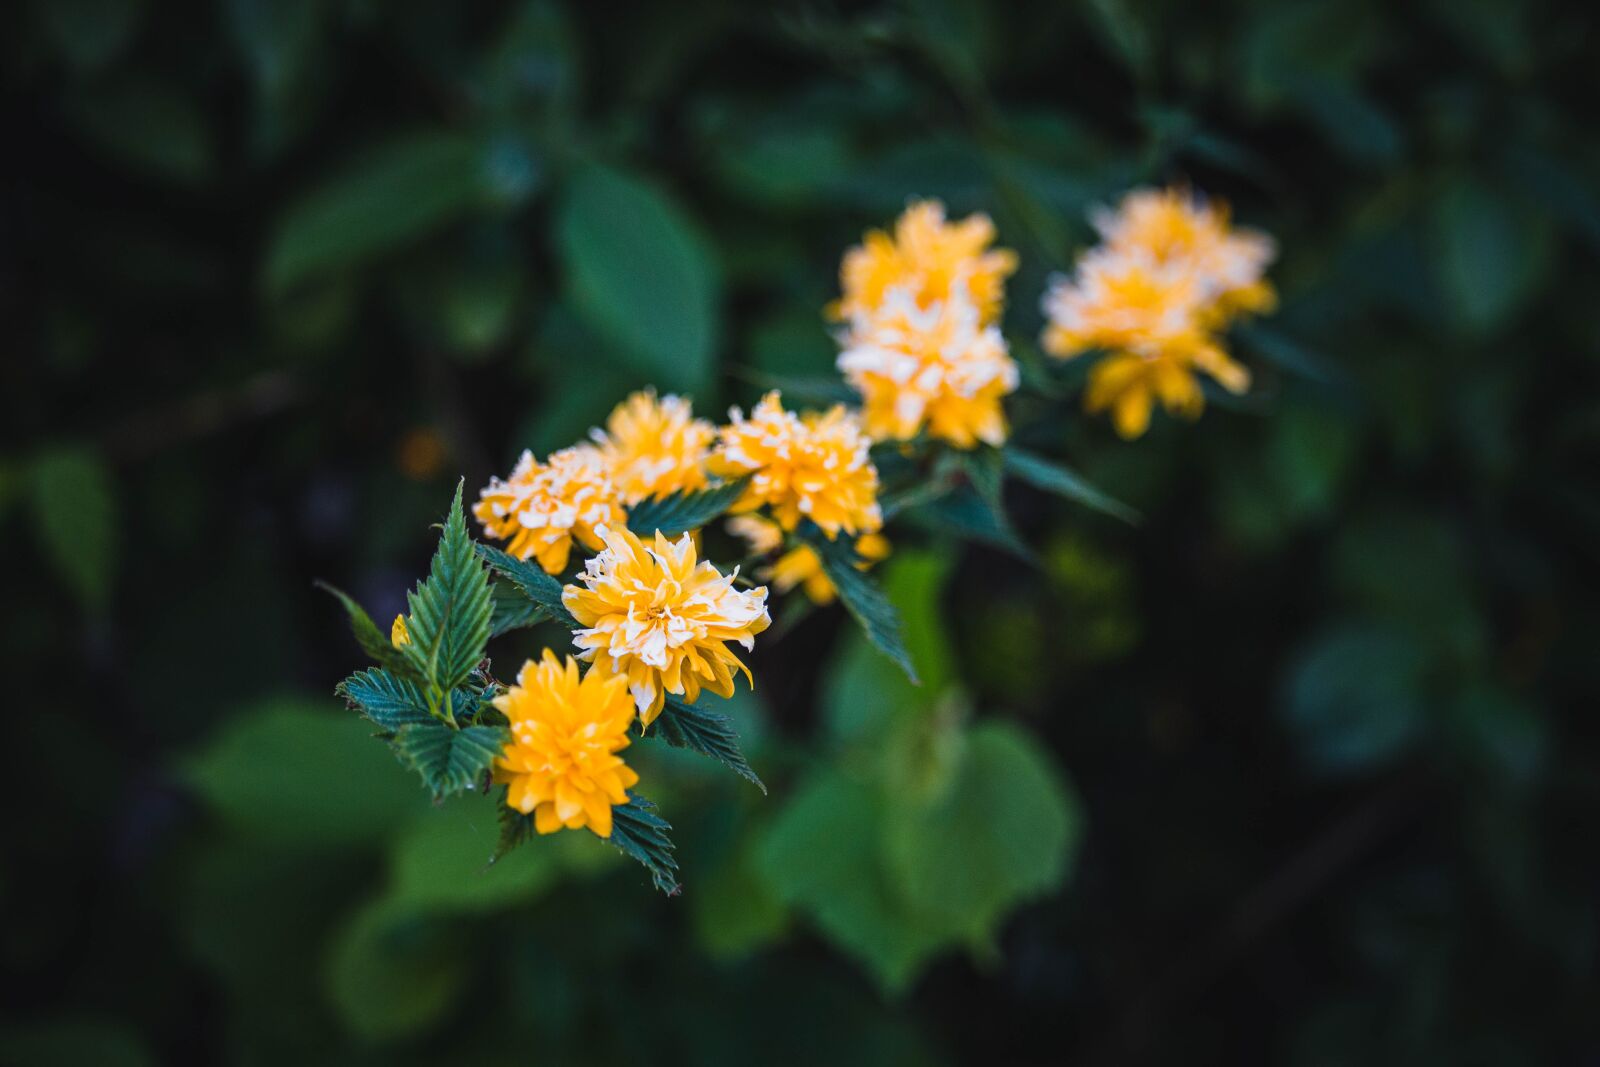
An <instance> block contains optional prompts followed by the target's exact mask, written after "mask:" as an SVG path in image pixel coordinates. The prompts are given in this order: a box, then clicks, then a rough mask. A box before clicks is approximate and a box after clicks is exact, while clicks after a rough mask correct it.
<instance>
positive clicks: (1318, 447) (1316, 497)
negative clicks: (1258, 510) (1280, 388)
mask: <svg viewBox="0 0 1600 1067" xmlns="http://www.w3.org/2000/svg"><path fill="white" fill-rule="evenodd" d="M1358 434H1359V427H1357V426H1355V425H1353V420H1351V419H1350V418H1349V417H1348V416H1347V415H1343V414H1341V413H1339V412H1334V411H1328V410H1325V409H1321V408H1312V407H1305V406H1300V405H1285V406H1284V407H1283V408H1282V410H1280V411H1279V413H1278V419H1277V421H1276V423H1275V424H1274V427H1273V430H1272V437H1271V439H1270V441H1269V442H1268V445H1267V455H1266V460H1267V465H1268V469H1269V470H1270V471H1271V472H1272V474H1273V475H1274V477H1275V480H1276V482H1277V488H1278V493H1279V495H1280V496H1281V497H1282V498H1283V501H1284V503H1285V505H1286V506H1287V507H1288V508H1289V510H1290V511H1291V512H1292V513H1293V514H1296V515H1304V516H1309V517H1322V516H1325V515H1328V514H1330V513H1331V512H1332V511H1333V509H1334V506H1335V505H1336V504H1337V503H1338V495H1339V491H1340V489H1341V487H1342V483H1343V482H1344V481H1345V480H1346V477H1347V475H1348V474H1349V472H1350V466H1351V461H1352V460H1353V459H1354V458H1355V455H1356V449H1357V447H1358V446H1359V444H1360V438H1359V436H1358Z"/></svg>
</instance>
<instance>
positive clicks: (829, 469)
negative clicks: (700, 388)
mask: <svg viewBox="0 0 1600 1067" xmlns="http://www.w3.org/2000/svg"><path fill="white" fill-rule="evenodd" d="M729 418H730V420H731V421H730V423H729V424H728V425H727V426H724V427H722V429H721V430H720V431H719V433H718V438H717V449H716V451H715V452H714V453H713V454H712V457H711V469H712V471H713V472H714V473H716V474H718V475H721V476H723V477H730V478H732V477H738V476H740V475H743V474H750V475H751V478H750V483H749V485H748V486H747V487H746V488H745V491H744V494H743V495H742V496H741V497H740V498H739V500H738V501H737V502H735V504H734V506H733V509H732V510H734V511H735V512H744V511H754V510H755V509H756V508H759V507H761V506H763V505H767V506H769V507H770V508H771V510H772V517H773V518H775V519H777V521H778V523H779V524H780V525H781V526H782V527H783V528H784V529H785V530H793V529H794V528H795V527H796V526H798V525H800V520H801V519H810V520H811V521H812V522H814V523H816V524H817V526H818V527H819V528H820V529H821V530H822V531H823V533H825V534H826V535H827V536H828V537H830V538H832V537H836V536H838V533H839V531H840V530H843V531H844V532H845V533H849V534H855V533H870V532H872V531H874V530H877V529H878V528H879V527H881V526H882V525H883V513H882V512H881V511H880V510H879V508H878V469H877V468H876V467H874V466H873V465H872V457H871V455H870V454H869V453H870V449H871V444H872V442H871V441H870V440H869V439H868V438H867V436H866V434H864V433H863V432H862V430H861V425H860V422H859V421H858V420H857V418H856V416H855V415H854V414H852V413H851V412H849V411H846V410H845V408H844V407H843V406H837V407H834V408H832V409H830V410H828V411H826V412H822V413H820V414H819V413H815V412H811V413H807V414H806V415H805V416H804V417H803V418H802V417H800V416H797V415H795V414H794V413H793V412H790V411H785V410H784V409H783V402H782V400H781V399H780V397H779V396H778V393H777V392H776V391H774V392H771V393H768V394H767V395H766V396H764V397H762V398H761V402H760V403H759V404H757V405H756V406H755V409H754V410H753V411H751V412H750V417H749V418H748V419H747V418H745V416H744V413H743V412H742V411H740V410H739V409H738V408H734V409H733V410H732V411H731V412H729Z"/></svg>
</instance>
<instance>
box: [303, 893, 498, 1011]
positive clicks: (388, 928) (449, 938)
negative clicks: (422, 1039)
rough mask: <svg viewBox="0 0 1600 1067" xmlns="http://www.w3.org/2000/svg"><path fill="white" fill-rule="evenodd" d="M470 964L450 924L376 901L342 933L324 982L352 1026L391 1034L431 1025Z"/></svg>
mask: <svg viewBox="0 0 1600 1067" xmlns="http://www.w3.org/2000/svg"><path fill="white" fill-rule="evenodd" d="M468 969H469V959H468V956H467V949H466V944H465V943H464V942H463V940H462V939H461V938H460V937H459V936H458V935H457V934H455V933H454V932H453V931H452V930H450V929H449V928H448V927H447V926H444V925H442V924H440V923H438V922H435V921H431V920H428V919H425V918H422V917H420V916H418V915H416V914H414V913H412V912H410V911H409V910H407V909H406V908H404V907H401V906H397V905H394V904H391V903H388V902H382V901H380V902H378V903H375V904H372V905H369V906H367V907H366V908H363V909H362V910H361V911H359V912H357V913H356V915H355V917H354V918H352V919H351V920H349V921H348V922H347V923H346V924H345V925H344V926H343V927H342V929H341V930H340V931H339V934H338V936H337V937H336V939H335V940H334V942H333V945H332V946H331V947H330V949H329V954H328V957H327V960H326V964H325V968H324V971H323V988H324V990H325V991H326V993H327V996H328V1000H329V1002H330V1003H331V1005H332V1006H333V1008H334V1010H335V1012H336V1013H337V1014H338V1017H339V1021H340V1022H342V1023H343V1024H344V1026H345V1028H346V1029H348V1030H349V1031H350V1032H352V1033H354V1034H355V1035H357V1036H358V1037H361V1038H365V1039H367V1040H373V1041H380V1040H395V1039H398V1038H402V1037H405V1036H408V1035H411V1034H416V1033H420V1032H421V1031H423V1030H426V1029H428V1028H429V1027H431V1026H433V1025H434V1023H435V1022H436V1021H437V1020H438V1019H439V1017H440V1016H442V1015H443V1014H444V1013H445V1012H447V1011H448V1010H449V1009H450V1007H451V1006H452V1005H453V1004H454V1003H455V1001H456V999H457V997H458V996H459V995H460V993H461V990H462V986H463V985H464V983H465V980H466V978H467V974H468Z"/></svg>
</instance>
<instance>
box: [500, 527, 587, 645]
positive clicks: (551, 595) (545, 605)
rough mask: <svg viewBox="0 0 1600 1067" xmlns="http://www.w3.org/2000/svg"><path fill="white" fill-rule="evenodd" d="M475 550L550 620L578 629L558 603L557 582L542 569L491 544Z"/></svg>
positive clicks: (570, 616)
mask: <svg viewBox="0 0 1600 1067" xmlns="http://www.w3.org/2000/svg"><path fill="white" fill-rule="evenodd" d="M477 548H478V557H479V558H480V559H482V560H483V561H484V562H485V563H487V564H488V565H489V566H490V567H492V568H493V569H494V570H495V572H496V573H498V574H500V575H501V576H503V577H504V578H506V579H507V580H508V581H509V582H510V583H511V584H512V585H513V586H514V587H516V588H517V589H519V590H521V591H522V593H523V595H524V596H526V597H527V598H528V599H529V600H530V601H531V602H532V603H534V604H537V605H538V606H539V607H540V608H542V609H543V610H544V611H545V612H546V613H547V614H548V615H549V616H550V617H551V618H552V619H554V620H555V621H556V622H558V623H560V624H561V625H562V626H565V627H566V628H567V629H569V630H576V629H577V628H578V620H577V619H574V618H573V617H572V612H570V611H568V610H567V606H566V604H564V603H563V602H562V600H561V582H560V581H559V580H557V579H556V578H554V577H552V576H550V575H548V574H546V573H545V572H544V568H543V567H540V566H539V565H538V564H537V563H528V562H527V561H525V560H520V559H517V558H516V557H515V556H512V555H509V554H508V553H506V552H502V551H501V550H500V549H498V548H495V547H494V546H493V545H484V544H480V545H478V546H477Z"/></svg>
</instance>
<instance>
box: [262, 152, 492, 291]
mask: <svg viewBox="0 0 1600 1067" xmlns="http://www.w3.org/2000/svg"><path fill="white" fill-rule="evenodd" d="M480 149H481V146H480V144H479V143H478V142H477V141H476V140H475V139H474V138H472V137H469V136H467V135H465V134H460V133H451V132H441V131H419V132H414V133H409V134H403V135H401V136H398V137H395V138H393V139H391V140H389V141H387V142H385V143H384V144H382V145H380V146H377V147H375V148H372V149H369V150H368V151H367V152H366V153H365V154H364V155H362V156H360V157H359V158H358V159H356V160H354V161H353V162H351V163H350V164H349V165H347V166H346V167H345V168H344V169H343V170H342V171H340V172H339V173H338V174H337V175H335V176H334V177H332V178H329V179H328V180H326V181H325V182H323V183H322V184H321V185H320V186H319V187H317V188H316V189H314V190H312V191H311V192H310V193H307V194H305V195H304V196H302V197H301V198H300V199H299V200H298V201H297V202H296V203H295V204H293V205H292V206H291V207H290V208H289V209H288V210H287V211H286V212H285V213H284V214H283V216H282V217H281V219H280V220H279V223H278V226H277V232H276V234H275V236H274V237H273V240H272V244H271V247H270V248H269V250H268V252H267V259H266V266H265V279H266V285H267V289H268V290H269V291H270V292H272V293H274V294H281V293H283V292H284V291H286V290H288V289H290V288H292V287H294V286H295V285H297V284H299V283H300V282H302V281H305V280H306V279H308V278H311V277H313V276H314V275H318V274H323V273H326V272H329V271H334V270H338V269H340V268H344V267H349V266H352V265H355V264H359V263H363V262H365V261H368V260H371V259H374V258H376V257H377V256H380V255H382V254H383V253H385V252H390V251H393V250H394V249H396V248H399V247H401V246H402V245H405V244H408V243H410V242H411V241H414V240H415V239H417V238H418V237H421V236H422V235H423V234H426V233H428V232H429V231H431V230H434V229H436V228H437V227H439V226H441V225H442V224H444V223H446V222H448V221H450V220H451V219H453V218H457V217H459V216H461V215H463V214H465V213H466V212H467V211H468V210H469V209H470V208H471V207H472V206H473V205H474V204H475V203H477V202H478V200H479V199H480V197H481V196H482V195H483V191H484V189H483V171H482V152H481V150H480Z"/></svg>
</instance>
